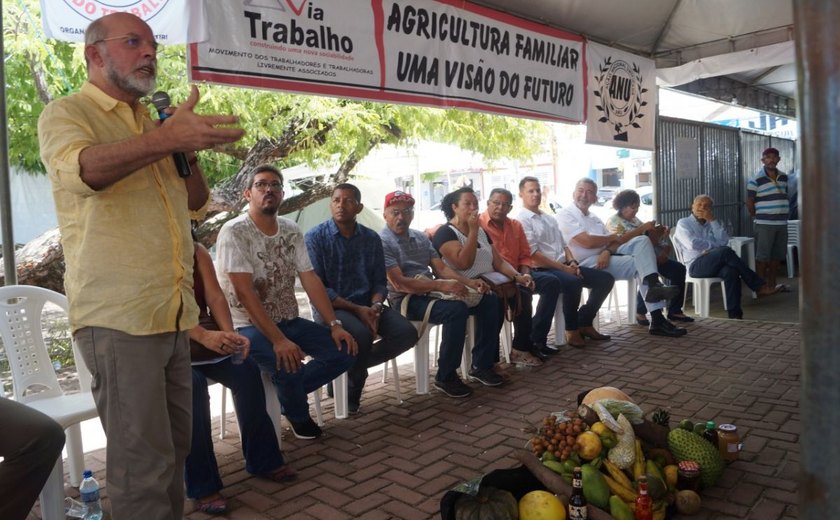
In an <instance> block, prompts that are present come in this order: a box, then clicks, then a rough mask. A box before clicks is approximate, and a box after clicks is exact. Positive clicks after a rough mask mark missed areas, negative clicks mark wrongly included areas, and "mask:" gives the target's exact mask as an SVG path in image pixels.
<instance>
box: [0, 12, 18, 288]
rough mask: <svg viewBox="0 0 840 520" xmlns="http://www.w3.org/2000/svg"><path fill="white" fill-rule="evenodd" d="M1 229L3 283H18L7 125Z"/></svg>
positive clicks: (1, 135) (2, 104)
mask: <svg viewBox="0 0 840 520" xmlns="http://www.w3.org/2000/svg"><path fill="white" fill-rule="evenodd" d="M0 27H3V0H0ZM0 56H3V57H5V56H6V53H5V50H4V48H3V38H2V37H0ZM0 121H7V119H6V69H5V60H3V61H0ZM0 152H2V155H3V157H2V161H0V163H1V164H0V231H2V234H3V269H4V273H5V275H6V277H5V279H4V281H3V285H14V284H16V283H17V270H16V269H15V237H14V233H13V232H12V190H11V183H10V179H9V177H10V175H9V142H8V133H7V129H6V125H0Z"/></svg>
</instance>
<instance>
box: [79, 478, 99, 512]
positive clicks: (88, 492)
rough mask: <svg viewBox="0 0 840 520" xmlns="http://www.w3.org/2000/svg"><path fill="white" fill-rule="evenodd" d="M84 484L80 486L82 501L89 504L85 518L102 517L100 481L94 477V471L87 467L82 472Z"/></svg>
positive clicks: (86, 504)
mask: <svg viewBox="0 0 840 520" xmlns="http://www.w3.org/2000/svg"><path fill="white" fill-rule="evenodd" d="M82 478H83V480H82V485H81V486H79V494H80V495H81V499H82V503H83V504H84V505H85V506H87V514H86V515H85V517H84V518H85V520H101V519H102V501H101V500H100V499H99V482H97V481H96V479H95V478H93V472H92V471H91V470H89V469H86V470H85V472H84V473H83V474H82Z"/></svg>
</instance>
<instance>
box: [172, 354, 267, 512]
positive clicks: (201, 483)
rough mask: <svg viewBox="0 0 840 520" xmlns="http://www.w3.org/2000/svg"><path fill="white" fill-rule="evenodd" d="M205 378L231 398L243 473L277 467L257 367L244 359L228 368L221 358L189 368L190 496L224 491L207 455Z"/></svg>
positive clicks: (209, 445)
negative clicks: (191, 400) (190, 399)
mask: <svg viewBox="0 0 840 520" xmlns="http://www.w3.org/2000/svg"><path fill="white" fill-rule="evenodd" d="M207 378H210V379H212V380H214V381H216V382H218V383H221V384H223V385H224V386H226V387H228V388H230V390H231V393H232V394H233V406H234V407H235V408H236V419H237V421H238V422H239V431H240V432H241V434H242V453H243V454H244V455H245V470H246V471H247V472H248V473H250V474H252V475H264V474H267V473H271V472H272V471H274V470H276V469H277V468H279V467H280V466H282V465H283V455H282V454H281V453H280V447H279V446H278V445H277V437H276V436H275V434H274V423H272V422H271V418H269V416H268V413H267V412H266V411H265V391H264V390H263V384H262V379H261V378H260V369H259V367H258V366H257V364H256V363H254V362H253V361H252V360H250V359H246V360H245V362H244V363H242V364H241V365H234V364H233V363H231V361H230V358H226V359H223V360H222V361H219V362H218V363H210V364H205V365H193V367H192V388H193V406H192V410H193V414H192V417H193V419H192V425H193V428H192V449H191V450H190V454H189V455H188V456H187V463H186V472H185V481H186V484H187V496H188V497H190V498H201V497H206V496H208V495H212V494H213V493H216V492H218V491H219V490H220V489H222V487H224V485H223V484H222V479H221V478H220V477H219V467H218V466H217V465H216V456H215V455H214V454H213V439H212V436H211V431H210V396H209V394H208V393H207ZM278 426H279V425H278Z"/></svg>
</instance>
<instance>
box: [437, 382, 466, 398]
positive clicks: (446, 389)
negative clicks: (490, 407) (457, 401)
mask: <svg viewBox="0 0 840 520" xmlns="http://www.w3.org/2000/svg"><path fill="white" fill-rule="evenodd" d="M432 384H433V385H434V386H435V388H437V389H438V390H440V391H441V392H443V393H444V394H446V395H448V396H449V397H469V396H470V395H472V388H470V387H468V386H467V385H465V384H464V382H463V381H461V380H460V379H453V380H452V381H435V382H434V383H432Z"/></svg>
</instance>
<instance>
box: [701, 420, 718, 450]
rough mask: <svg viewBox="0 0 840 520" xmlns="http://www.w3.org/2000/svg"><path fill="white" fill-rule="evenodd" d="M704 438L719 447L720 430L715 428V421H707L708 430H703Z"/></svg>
mask: <svg viewBox="0 0 840 520" xmlns="http://www.w3.org/2000/svg"><path fill="white" fill-rule="evenodd" d="M703 438H704V439H706V440H707V441H709V442H710V443H712V446H714V447H715V448H717V447H718V432H717V430H716V429H715V422H714V421H707V422H706V431H704V432H703Z"/></svg>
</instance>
